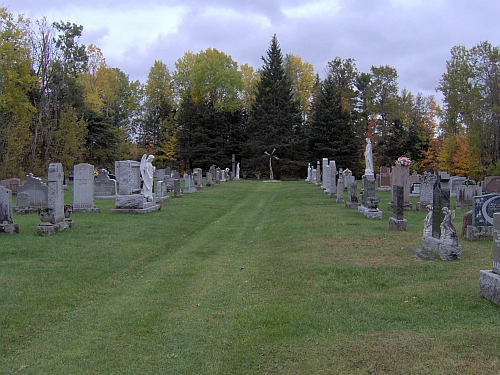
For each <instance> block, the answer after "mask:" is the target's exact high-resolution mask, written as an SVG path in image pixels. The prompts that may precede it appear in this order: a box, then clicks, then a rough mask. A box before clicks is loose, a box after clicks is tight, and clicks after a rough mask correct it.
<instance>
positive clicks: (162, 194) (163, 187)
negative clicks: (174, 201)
mask: <svg viewBox="0 0 500 375" xmlns="http://www.w3.org/2000/svg"><path fill="white" fill-rule="evenodd" d="M167 199H169V196H168V195H167V184H166V182H165V181H156V202H158V203H161V202H164V201H166V200H167Z"/></svg>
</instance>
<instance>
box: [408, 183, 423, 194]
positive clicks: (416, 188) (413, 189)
mask: <svg viewBox="0 0 500 375" xmlns="http://www.w3.org/2000/svg"><path fill="white" fill-rule="evenodd" d="M421 186H422V183H421V182H413V183H412V184H411V185H410V197H418V198H420V187H421Z"/></svg>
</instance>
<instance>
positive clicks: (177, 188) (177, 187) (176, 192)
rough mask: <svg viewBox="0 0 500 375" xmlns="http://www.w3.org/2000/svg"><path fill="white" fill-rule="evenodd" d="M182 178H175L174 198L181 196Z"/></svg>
mask: <svg viewBox="0 0 500 375" xmlns="http://www.w3.org/2000/svg"><path fill="white" fill-rule="evenodd" d="M181 197H182V194H181V180H180V179H179V178H174V198H181Z"/></svg>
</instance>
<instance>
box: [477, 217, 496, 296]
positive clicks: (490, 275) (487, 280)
mask: <svg viewBox="0 0 500 375" xmlns="http://www.w3.org/2000/svg"><path fill="white" fill-rule="evenodd" d="M493 228H494V229H493V268H492V269H491V270H481V271H480V276H479V293H480V294H481V296H483V297H484V298H486V299H488V300H490V301H493V302H494V303H496V304H497V305H500V213H495V214H493Z"/></svg>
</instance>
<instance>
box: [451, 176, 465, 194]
mask: <svg viewBox="0 0 500 375" xmlns="http://www.w3.org/2000/svg"><path fill="white" fill-rule="evenodd" d="M466 180H467V179H466V178H465V177H458V176H454V177H451V178H450V195H451V196H452V197H456V196H457V189H458V187H459V186H463V184H464V183H465V181H466Z"/></svg>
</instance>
